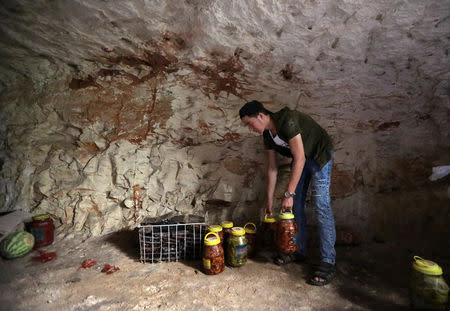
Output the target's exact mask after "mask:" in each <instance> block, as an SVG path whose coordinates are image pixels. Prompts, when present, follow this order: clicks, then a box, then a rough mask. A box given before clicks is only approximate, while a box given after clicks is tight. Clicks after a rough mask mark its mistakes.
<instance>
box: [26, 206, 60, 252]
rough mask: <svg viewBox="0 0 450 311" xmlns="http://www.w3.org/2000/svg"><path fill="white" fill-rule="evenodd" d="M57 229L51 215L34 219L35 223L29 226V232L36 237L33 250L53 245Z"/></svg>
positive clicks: (30, 223)
mask: <svg viewBox="0 0 450 311" xmlns="http://www.w3.org/2000/svg"><path fill="white" fill-rule="evenodd" d="M54 230H55V227H54V225H53V220H52V219H51V218H50V215H49V214H42V215H38V216H34V217H33V221H32V222H29V223H28V224H27V231H29V232H30V233H31V234H32V235H33V236H34V247H33V249H36V248H39V247H42V246H47V245H50V244H52V243H53V238H54Z"/></svg>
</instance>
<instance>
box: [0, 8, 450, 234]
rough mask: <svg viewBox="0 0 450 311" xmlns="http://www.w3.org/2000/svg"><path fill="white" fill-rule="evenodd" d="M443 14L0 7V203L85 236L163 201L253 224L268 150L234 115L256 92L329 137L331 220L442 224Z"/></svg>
mask: <svg viewBox="0 0 450 311" xmlns="http://www.w3.org/2000/svg"><path fill="white" fill-rule="evenodd" d="M449 9H450V2H449V1H441V0H432V1H402V0H396V1H382V0H376V1H371V2H370V3H367V1H342V0H341V1H314V0H310V1H289V0H288V1H270V0H259V1H250V2H245V1H202V0H186V1H171V0H169V1H87V0H78V1H63V2H61V1H44V0H40V1H18V0H15V1H2V3H1V4H0V17H1V21H0V33H1V36H0V55H1V57H0V68H1V70H0V138H1V139H0V147H1V148H0V170H1V172H0V189H1V191H0V210H1V211H8V210H14V209H23V210H27V211H32V212H33V213H36V214H37V213H41V212H49V213H51V214H52V215H53V216H54V219H55V220H56V222H57V225H58V226H59V230H60V232H73V231H82V232H84V233H86V234H89V235H94V236H95V235H101V234H105V233H108V232H111V231H116V230H118V229H120V228H124V227H134V226H136V225H137V224H138V223H139V222H140V221H141V219H142V218H143V217H144V216H155V215H160V214H164V213H166V212H168V211H177V212H179V213H197V214H206V215H207V216H208V219H209V221H210V222H214V221H218V220H223V219H225V218H227V219H233V220H240V219H250V220H251V219H253V220H254V219H257V218H258V216H259V212H260V207H261V206H262V205H263V202H264V187H265V185H264V181H263V180H264V165H265V163H264V156H263V154H264V150H263V147H262V144H261V139H260V138H258V137H254V136H253V135H252V134H250V133H248V131H247V129H245V128H243V127H242V126H241V125H240V120H239V118H238V116H237V112H238V109H239V108H240V106H241V105H242V104H243V103H244V102H245V101H247V100H251V99H258V100H260V101H262V102H263V103H264V104H266V106H267V108H269V109H271V110H278V109H279V108H281V107H283V106H285V105H287V106H289V107H291V108H297V109H299V110H302V111H304V112H306V113H309V114H310V115H312V116H313V117H314V118H315V119H316V120H317V121H318V122H319V123H320V124H321V125H322V126H323V127H325V128H326V129H327V130H328V131H329V133H330V134H331V135H332V138H333V141H334V145H335V150H336V153H335V166H334V168H335V170H334V176H333V185H332V193H333V198H334V209H335V214H336V220H337V223H338V224H342V225H348V226H350V227H353V228H354V229H355V230H357V231H360V232H361V233H362V234H363V235H366V236H369V235H373V234H380V232H382V234H383V235H385V236H384V238H391V237H393V236H396V237H411V236H413V235H414V234H417V235H419V234H421V233H423V232H424V231H426V232H427V234H428V235H429V237H433V236H434V237H436V236H438V235H444V236H445V235H448V225H447V224H448V209H447V208H446V205H447V204H448V201H449V197H448V180H444V181H438V182H434V183H432V182H430V181H429V180H428V179H427V178H428V176H429V175H430V174H431V169H432V167H433V166H435V165H444V164H449V157H448V154H449V153H448V150H449V143H448V142H449V141H450V140H449V138H450V136H449V135H450V131H449V122H448V120H449V116H450V114H449V84H448V81H449V72H450V65H449V64H450V62H449V56H448V52H449V36H450V19H449V18H448V12H449V11H450V10H449ZM287 163H288V162H287ZM285 168H286V167H283V168H282V171H283V175H282V176H281V178H280V179H281V181H282V182H281V183H280V185H279V187H278V189H277V192H278V193H282V192H283V191H284V186H283V181H284V182H285V181H286V178H287V175H286V174H287V169H285ZM425 240H426V239H425Z"/></svg>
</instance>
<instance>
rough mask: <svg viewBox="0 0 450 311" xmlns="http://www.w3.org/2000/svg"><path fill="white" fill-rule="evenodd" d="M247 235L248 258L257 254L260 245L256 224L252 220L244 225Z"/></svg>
mask: <svg viewBox="0 0 450 311" xmlns="http://www.w3.org/2000/svg"><path fill="white" fill-rule="evenodd" d="M244 230H245V237H246V238H247V258H253V257H254V256H255V254H256V251H257V247H258V244H257V242H258V240H257V236H256V231H257V229H256V225H255V224H254V223H252V222H248V223H246V224H245V226H244Z"/></svg>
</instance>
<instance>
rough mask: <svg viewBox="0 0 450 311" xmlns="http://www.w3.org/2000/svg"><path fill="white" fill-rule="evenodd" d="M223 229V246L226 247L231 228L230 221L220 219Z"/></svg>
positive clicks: (231, 223)
mask: <svg viewBox="0 0 450 311" xmlns="http://www.w3.org/2000/svg"><path fill="white" fill-rule="evenodd" d="M220 225H221V226H222V231H223V247H226V245H227V242H228V239H229V237H230V236H231V228H233V222H232V221H222V222H221V223H220Z"/></svg>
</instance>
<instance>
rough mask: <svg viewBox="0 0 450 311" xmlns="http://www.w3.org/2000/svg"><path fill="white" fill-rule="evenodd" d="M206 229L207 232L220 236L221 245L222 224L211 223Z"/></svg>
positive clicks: (221, 244) (221, 243)
mask: <svg viewBox="0 0 450 311" xmlns="http://www.w3.org/2000/svg"><path fill="white" fill-rule="evenodd" d="M208 231H209V232H215V233H217V234H218V235H219V238H220V246H222V247H223V231H222V226H220V225H211V226H209V227H208Z"/></svg>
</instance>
